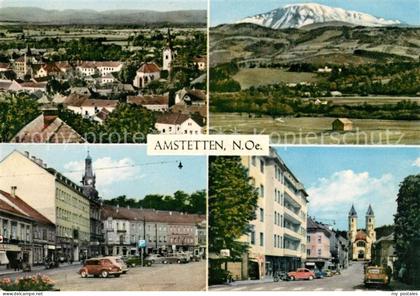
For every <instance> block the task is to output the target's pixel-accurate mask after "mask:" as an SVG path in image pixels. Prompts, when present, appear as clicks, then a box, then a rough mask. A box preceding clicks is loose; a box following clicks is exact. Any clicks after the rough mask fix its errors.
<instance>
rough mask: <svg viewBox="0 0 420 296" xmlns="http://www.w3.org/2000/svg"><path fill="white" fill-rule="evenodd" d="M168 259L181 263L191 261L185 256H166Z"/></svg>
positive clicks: (171, 261)
mask: <svg viewBox="0 0 420 296" xmlns="http://www.w3.org/2000/svg"><path fill="white" fill-rule="evenodd" d="M166 260H167V262H168V263H169V264H173V263H177V264H181V263H188V262H189V260H188V258H187V257H185V256H168V257H166Z"/></svg>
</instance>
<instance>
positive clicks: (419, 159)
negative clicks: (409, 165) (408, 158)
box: [413, 157, 420, 168]
mask: <svg viewBox="0 0 420 296" xmlns="http://www.w3.org/2000/svg"><path fill="white" fill-rule="evenodd" d="M413 166H415V167H418V168H420V157H417V159H416V160H415V161H413Z"/></svg>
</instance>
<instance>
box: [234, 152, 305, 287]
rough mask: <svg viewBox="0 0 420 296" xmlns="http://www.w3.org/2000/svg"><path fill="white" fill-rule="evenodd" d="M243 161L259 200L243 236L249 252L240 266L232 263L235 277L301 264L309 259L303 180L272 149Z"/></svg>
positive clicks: (266, 273)
mask: <svg viewBox="0 0 420 296" xmlns="http://www.w3.org/2000/svg"><path fill="white" fill-rule="evenodd" d="M242 163H243V165H244V166H245V167H246V168H247V169H248V174H249V176H250V177H251V179H252V183H253V185H254V186H255V187H256V188H257V189H258V192H259V199H258V208H257V212H256V217H257V218H256V219H255V220H253V221H250V222H249V227H250V229H251V231H250V232H249V234H248V235H245V236H243V237H242V238H241V241H245V242H248V244H249V246H250V248H249V253H248V254H247V256H244V260H243V262H242V263H241V264H242V266H241V268H237V267H235V266H234V264H232V265H231V266H232V272H233V273H234V276H235V277H236V278H245V279H246V278H248V277H249V276H251V275H252V277H256V278H264V277H270V276H272V274H273V272H274V271H280V270H281V271H290V270H294V269H296V268H298V267H301V266H302V264H303V262H304V260H305V259H306V219H307V203H308V200H307V196H308V194H307V193H306V191H305V189H304V187H303V185H302V183H300V181H299V180H298V179H297V178H296V177H295V176H294V174H293V173H292V172H291V170H290V169H289V168H288V167H287V165H286V164H285V163H284V161H283V160H282V159H281V158H280V156H279V155H278V154H277V152H276V151H275V150H273V149H271V150H270V155H269V156H244V157H242ZM244 265H245V266H244Z"/></svg>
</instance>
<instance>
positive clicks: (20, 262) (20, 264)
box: [18, 257, 23, 271]
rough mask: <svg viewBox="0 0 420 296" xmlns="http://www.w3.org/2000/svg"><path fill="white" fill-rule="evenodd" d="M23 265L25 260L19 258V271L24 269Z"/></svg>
mask: <svg viewBox="0 0 420 296" xmlns="http://www.w3.org/2000/svg"><path fill="white" fill-rule="evenodd" d="M22 265H23V260H22V257H19V260H18V271H19V270H20V269H22Z"/></svg>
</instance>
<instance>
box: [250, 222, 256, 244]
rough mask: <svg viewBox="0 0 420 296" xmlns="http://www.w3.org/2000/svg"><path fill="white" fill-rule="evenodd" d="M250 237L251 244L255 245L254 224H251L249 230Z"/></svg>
mask: <svg viewBox="0 0 420 296" xmlns="http://www.w3.org/2000/svg"><path fill="white" fill-rule="evenodd" d="M249 235H250V239H251V245H255V229H254V226H251V230H250V233H249Z"/></svg>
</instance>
